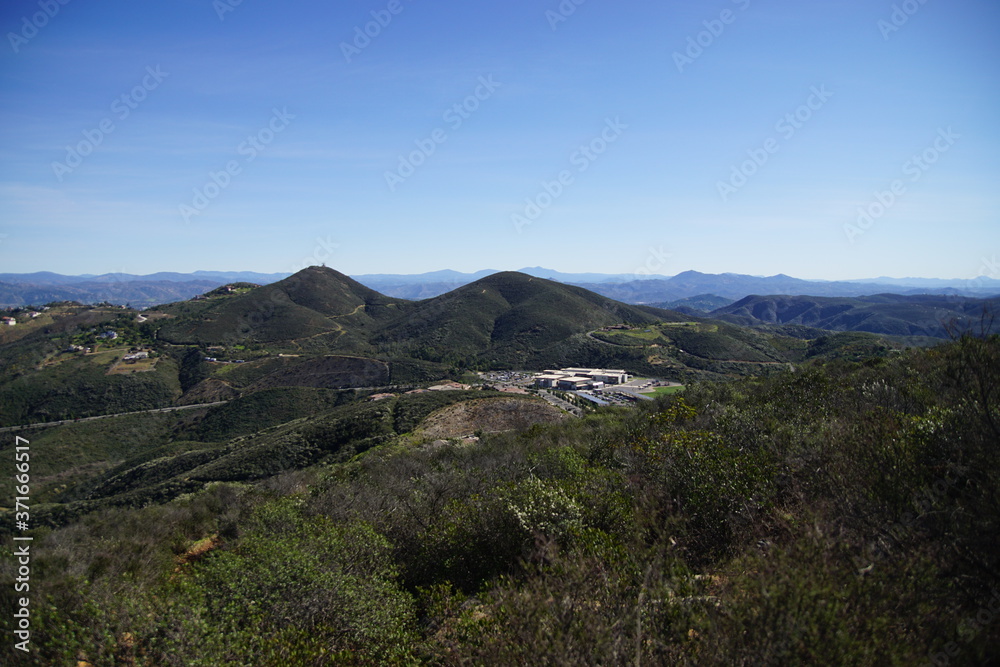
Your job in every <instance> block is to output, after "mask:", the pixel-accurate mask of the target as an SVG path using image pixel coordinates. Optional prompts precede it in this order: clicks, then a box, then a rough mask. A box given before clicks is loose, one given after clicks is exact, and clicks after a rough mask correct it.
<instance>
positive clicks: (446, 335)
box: [376, 272, 684, 368]
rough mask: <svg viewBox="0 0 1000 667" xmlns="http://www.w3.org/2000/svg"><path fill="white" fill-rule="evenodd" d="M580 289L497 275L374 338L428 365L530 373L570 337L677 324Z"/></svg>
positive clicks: (432, 302)
mask: <svg viewBox="0 0 1000 667" xmlns="http://www.w3.org/2000/svg"><path fill="white" fill-rule="evenodd" d="M682 319H684V318H682V317H681V316H680V315H678V314H677V313H673V312H670V311H665V310H658V309H655V308H645V307H636V306H629V305H627V304H624V303H620V302H616V301H613V300H611V299H607V298H605V297H602V296H600V295H597V294H594V293H593V292H588V291H587V290H584V289H581V288H578V287H572V286H569V285H563V284H561V283H556V282H552V281H550V280H544V279H542V278H535V277H532V276H529V275H526V274H522V273H514V272H504V273H496V274H493V275H491V276H487V277H486V278H481V279H480V280H477V281H476V282H474V283H471V284H469V285H465V286H462V287H459V288H458V289H455V290H453V291H451V292H448V293H447V294H444V295H442V296H439V297H435V298H433V299H428V300H426V301H421V302H418V303H417V304H415V305H414V306H413V307H412V309H410V310H409V311H407V312H406V313H405V314H404V315H402V316H400V317H399V318H397V319H395V320H393V321H391V322H389V323H388V324H387V325H386V326H385V327H383V328H382V329H381V330H380V331H379V332H378V335H377V337H376V341H377V342H378V344H379V345H380V347H381V348H382V349H384V350H388V351H391V352H392V353H393V354H401V355H406V356H416V357H418V358H422V359H428V360H433V361H443V360H467V361H473V362H474V361H480V362H484V363H488V364H500V365H508V366H510V367H525V368H532V367H536V366H537V365H538V364H540V363H543V361H542V360H543V359H547V358H550V357H552V356H553V355H556V356H557V355H558V354H559V349H560V348H562V347H563V346H565V345H566V344H567V342H568V341H570V340H571V339H572V338H573V337H574V336H582V335H585V334H586V333H587V332H589V331H591V330H594V329H597V328H600V327H603V326H610V325H614V324H621V323H628V324H647V323H654V322H658V321H678V320H682Z"/></svg>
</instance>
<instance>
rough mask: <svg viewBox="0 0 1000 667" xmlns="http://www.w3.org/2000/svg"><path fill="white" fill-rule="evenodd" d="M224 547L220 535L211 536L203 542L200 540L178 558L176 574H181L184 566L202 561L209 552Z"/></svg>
mask: <svg viewBox="0 0 1000 667" xmlns="http://www.w3.org/2000/svg"><path fill="white" fill-rule="evenodd" d="M221 546H222V540H221V539H219V536H218V535H210V536H208V537H206V538H204V539H202V540H198V541H197V542H195V543H194V544H192V545H191V546H190V547H188V550H187V551H185V552H184V553H182V554H180V555H179V556H177V568H176V569H175V570H174V572H179V571H180V569H181V567H183V566H184V565H190V564H191V563H193V562H195V561H197V560H200V559H201V558H204V557H205V554H207V553H208V552H210V551H212V550H214V549H218V548H219V547H221Z"/></svg>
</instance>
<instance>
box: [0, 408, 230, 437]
mask: <svg viewBox="0 0 1000 667" xmlns="http://www.w3.org/2000/svg"><path fill="white" fill-rule="evenodd" d="M228 402H229V401H216V402H214V403H194V404H192V405H175V406H171V407H167V408H152V409H151V410H138V411H136V412H119V413H117V414H113V415H97V416H95V417H81V418H79V419H62V420H60V421H55V422H42V423H40V424H25V425H23V426H7V427H4V428H0V433H8V432H10V431H21V430H25V429H32V428H45V427H48V426H62V425H63V424H77V423H80V422H91V421H94V420H96V419H108V418H109V417H125V416H127V415H146V414H150V413H152V412H176V411H177V410H195V409H197V408H211V407H213V406H216V405H225V404H226V403H228Z"/></svg>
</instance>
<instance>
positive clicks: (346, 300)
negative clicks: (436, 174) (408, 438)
mask: <svg viewBox="0 0 1000 667" xmlns="http://www.w3.org/2000/svg"><path fill="white" fill-rule="evenodd" d="M405 303H406V302H403V301H400V300H398V299H391V298H389V297H386V296H383V295H382V294H379V293H378V292H376V291H374V290H372V289H369V288H367V287H365V286H364V285H362V284H361V283H359V282H357V281H355V280H353V279H351V278H349V277H347V276H345V275H344V274H342V273H339V272H337V271H334V270H333V269H328V268H324V267H317V266H314V267H310V268H308V269H303V270H302V271H300V272H298V273H296V274H294V275H292V276H290V277H288V278H285V279H284V280H280V281H278V282H276V283H272V284H270V285H266V286H263V287H256V288H254V289H250V290H246V291H242V292H239V293H235V294H222V295H218V296H214V297H208V298H204V299H201V300H196V301H190V302H184V303H178V304H171V305H168V306H162V307H160V308H158V309H156V310H157V311H158V312H162V313H164V314H166V315H167V316H168V317H170V320H169V321H167V322H166V323H165V324H164V325H163V326H162V327H161V328H160V330H159V337H160V338H161V339H162V340H165V341H167V342H171V343H176V344H203V345H233V344H247V343H279V342H281V343H288V344H290V346H291V347H293V348H294V347H299V346H298V345H297V344H296V343H295V341H298V340H300V339H310V338H317V337H321V336H323V339H322V341H321V345H322V347H324V348H325V349H328V350H331V351H332V350H337V351H357V350H362V349H365V348H366V347H367V345H366V343H367V338H368V335H369V332H370V331H372V330H373V329H374V328H375V326H376V325H377V324H378V323H380V322H384V321H386V320H388V319H391V318H392V317H394V316H395V315H397V313H398V309H399V308H400V307H403V306H404V305H405ZM324 335H325V336H324ZM306 345H307V346H308V345H311V343H306Z"/></svg>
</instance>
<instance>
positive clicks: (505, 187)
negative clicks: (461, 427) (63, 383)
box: [0, 0, 1000, 279]
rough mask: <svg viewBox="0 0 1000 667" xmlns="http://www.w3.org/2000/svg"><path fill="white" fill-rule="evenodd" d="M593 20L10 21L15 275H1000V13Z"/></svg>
mask: <svg viewBox="0 0 1000 667" xmlns="http://www.w3.org/2000/svg"><path fill="white" fill-rule="evenodd" d="M575 2H580V0H575ZM575 2H574V0H565V1H564V2H563V3H562V4H561V5H560V2H558V1H557V0H550V1H544V0H543V1H541V2H527V1H522V0H509V1H508V2H505V3H487V2H483V1H482V0H464V1H462V2H457V1H451V0H447V1H439V2H429V1H426V0H374V1H365V2H346V3H326V2H296V1H294V0H292V1H287V2H284V3H281V4H278V3H272V2H264V1H263V0H242V2H238V1H237V0H216V1H215V2H213V0H172V1H171V2H170V3H161V2H151V1H149V0H130V1H128V2H126V1H124V0H107V1H105V2H101V3H88V2H83V1H82V0H65V4H62V3H61V2H60V0H40V1H39V0H35V1H34V2H22V1H20V0H17V1H8V2H6V3H4V5H3V7H2V9H0V26H2V29H3V33H4V40H3V43H2V44H0V54H2V55H0V85H2V92H3V105H2V107H0V113H2V114H3V117H2V122H0V151H2V152H0V156H2V160H0V272H30V271H37V270H50V271H57V272H60V273H67V274H77V273H105V272H112V271H115V272H117V271H123V272H128V273H151V272H154V271H193V270H198V269H206V270H208V269H211V270H254V271H263V272H279V271H292V270H295V269H297V268H300V267H302V266H304V265H308V264H312V263H319V262H320V261H323V262H325V263H326V264H327V265H328V266H331V267H334V268H337V269H338V270H341V271H344V272H346V273H350V274H363V273H416V272H423V271H432V270H438V269H444V268H451V269H456V270H460V271H474V270H477V269H483V268H492V269H517V268H520V267H524V266H536V265H541V266H545V267H548V268H552V269H556V270H560V271H567V272H572V271H576V272H579V271H600V272H607V273H629V272H638V273H639V274H642V273H644V272H647V271H648V272H652V273H658V274H666V275H673V274H676V273H679V272H681V271H684V270H688V269H695V270H699V271H704V272H710V273H721V272H726V271H731V272H737V273H750V274H758V275H772V274H776V273H786V274H789V275H794V276H797V277H802V278H812V279H846V278H866V277H875V276H883V275H887V276H895V277H904V276H923V277H940V278H973V277H976V276H977V275H980V274H985V275H991V276H992V277H994V278H1000V275H997V271H998V269H997V267H996V261H995V259H996V257H997V255H1000V224H998V222H1000V219H998V218H1000V216H998V212H1000V187H997V186H998V184H1000V165H998V159H997V155H998V148H1000V124H998V123H997V120H998V119H1000V85H998V84H1000V42H998V40H997V39H996V37H995V35H996V27H997V24H998V19H1000V5H997V3H996V2H993V1H991V0H990V1H987V0H950V1H949V2H944V1H943V0H925V1H924V2H923V3H921V2H920V1H919V0H907V1H906V2H895V3H893V2H880V1H875V0H843V1H838V2H811V3H803V2H800V1H793V0H771V1H770V2H765V1H764V0H738V1H734V0H715V1H712V2H699V3H697V4H696V3H693V2H683V3H682V2H676V1H675V2H637V1H629V0H622V1H621V2H615V3H611V2H608V1H607V0H585V1H583V2H581V3H580V4H579V5H577V4H575ZM379 20H381V23H382V24H383V25H380V24H379V22H378V21H379ZM366 29H367V31H368V33H369V35H374V36H367V35H366V36H363V37H359V34H361V35H364V32H365V30H366ZM345 44H346V45H348V46H347V47H345V46H344V45H345ZM456 105H457V108H456ZM914 158H916V160H915V159H914Z"/></svg>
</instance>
